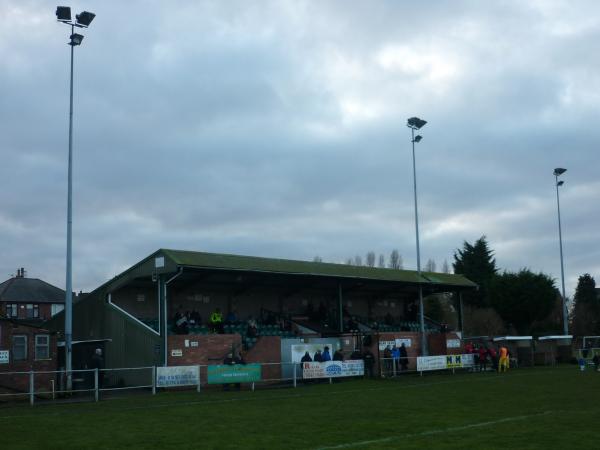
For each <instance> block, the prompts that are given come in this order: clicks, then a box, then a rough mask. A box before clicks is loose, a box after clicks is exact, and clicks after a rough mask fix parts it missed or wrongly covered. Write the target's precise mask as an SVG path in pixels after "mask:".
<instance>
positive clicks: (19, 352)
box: [12, 335, 27, 361]
mask: <svg viewBox="0 0 600 450" xmlns="http://www.w3.org/2000/svg"><path fill="white" fill-rule="evenodd" d="M12 354H13V360H14V361H24V360H26V359H27V336H22V335H21V336H18V335H14V336H13V338H12Z"/></svg>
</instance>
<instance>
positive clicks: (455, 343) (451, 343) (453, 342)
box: [446, 339, 460, 348]
mask: <svg viewBox="0 0 600 450" xmlns="http://www.w3.org/2000/svg"><path fill="white" fill-rule="evenodd" d="M446 348H460V339H446Z"/></svg>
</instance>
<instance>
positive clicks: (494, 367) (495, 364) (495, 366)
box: [488, 347, 498, 372]
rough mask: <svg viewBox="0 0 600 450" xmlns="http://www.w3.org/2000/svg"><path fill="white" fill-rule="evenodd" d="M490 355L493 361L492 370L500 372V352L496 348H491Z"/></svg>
mask: <svg viewBox="0 0 600 450" xmlns="http://www.w3.org/2000/svg"><path fill="white" fill-rule="evenodd" d="M488 354H489V355H490V359H491V360H492V370H493V371H494V372H496V371H497V370H498V352H496V349H495V348H494V347H490V348H489V349H488Z"/></svg>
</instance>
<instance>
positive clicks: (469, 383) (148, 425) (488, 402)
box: [0, 366, 600, 450]
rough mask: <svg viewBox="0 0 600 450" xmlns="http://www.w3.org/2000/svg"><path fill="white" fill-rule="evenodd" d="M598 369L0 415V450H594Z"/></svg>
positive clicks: (123, 401) (183, 395) (361, 383)
mask: <svg viewBox="0 0 600 450" xmlns="http://www.w3.org/2000/svg"><path fill="white" fill-rule="evenodd" d="M599 401H600V373H594V372H592V371H586V372H583V373H580V372H579V371H578V369H577V368H575V367H574V366H570V367H566V366H565V367H559V368H541V369H520V370H513V371H511V372H509V373H508V374H502V375H498V374H494V373H484V374H481V373H473V374H470V373H463V374H456V375H451V374H428V375H426V376H424V377H422V378H421V377H418V376H407V377H402V378H399V379H395V380H353V381H350V380H345V381H344V382H341V383H335V384H333V385H329V384H318V385H310V386H302V387H298V388H297V389H293V388H289V389H271V390H260V391H256V392H248V391H242V392H220V391H218V392H217V391H213V392H202V393H200V394H197V393H195V392H171V393H159V394H158V395H156V396H154V397H153V396H151V395H142V396H134V397H127V398H120V399H114V400H106V401H102V402H100V403H80V404H62V405H38V406H35V407H30V406H25V405H19V406H14V405H13V406H10V407H2V408H0V448H2V449H7V450H9V449H10V450H17V449H28V450H29V449H60V450H66V449H77V450H82V449H96V448H97V449H115V448H118V449H161V450H162V449H177V450H183V449H195V448H215V449H229V448H244V449H251V448H257V449H278V448H282V449H319V448H329V447H334V448H335V447H336V446H337V447H338V448H352V449H395V448H402V449H417V448H435V449H496V448H498V449H500V448H501V449H507V448H508V449H544V450H547V449H561V450H567V449H594V448H600V433H599V432H598V423H600V406H599Z"/></svg>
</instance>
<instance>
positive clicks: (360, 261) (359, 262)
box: [354, 255, 363, 266]
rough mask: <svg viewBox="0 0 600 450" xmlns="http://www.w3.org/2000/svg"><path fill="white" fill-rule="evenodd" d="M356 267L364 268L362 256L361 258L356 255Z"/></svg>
mask: <svg viewBox="0 0 600 450" xmlns="http://www.w3.org/2000/svg"><path fill="white" fill-rule="evenodd" d="M354 265H355V266H362V265H363V262H362V256H360V255H356V256H355V257H354Z"/></svg>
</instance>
